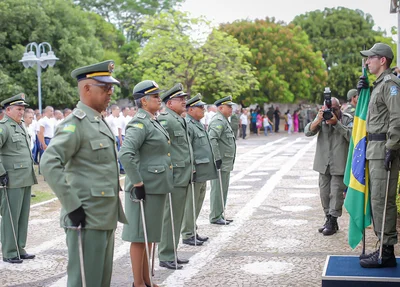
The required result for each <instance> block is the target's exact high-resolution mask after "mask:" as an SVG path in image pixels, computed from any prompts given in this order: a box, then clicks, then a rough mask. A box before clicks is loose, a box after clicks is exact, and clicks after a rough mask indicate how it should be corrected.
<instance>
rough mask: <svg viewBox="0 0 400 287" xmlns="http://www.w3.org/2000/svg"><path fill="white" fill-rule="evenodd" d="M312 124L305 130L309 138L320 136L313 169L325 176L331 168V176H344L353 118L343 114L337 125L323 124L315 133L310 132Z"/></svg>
mask: <svg viewBox="0 0 400 287" xmlns="http://www.w3.org/2000/svg"><path fill="white" fill-rule="evenodd" d="M311 124H312V122H311V123H308V124H307V125H306V127H305V129H304V133H305V135H306V136H307V137H311V136H314V135H316V134H318V139H317V150H316V152H315V158H314V166H313V169H314V170H315V171H317V172H319V173H322V174H325V173H326V171H327V168H328V166H329V173H330V174H331V175H344V170H345V168H346V162H347V154H348V151H349V142H350V138H351V132H352V126H353V117H351V116H350V115H348V114H342V117H341V119H340V120H338V122H337V124H336V125H334V126H332V125H328V124H326V123H325V122H322V123H321V124H320V125H319V126H318V128H317V129H316V130H315V131H313V132H312V131H310V127H311Z"/></svg>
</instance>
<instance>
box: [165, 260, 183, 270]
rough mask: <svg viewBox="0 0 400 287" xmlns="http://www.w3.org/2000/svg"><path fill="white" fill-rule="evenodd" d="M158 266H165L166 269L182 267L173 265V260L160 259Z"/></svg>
mask: <svg viewBox="0 0 400 287" xmlns="http://www.w3.org/2000/svg"><path fill="white" fill-rule="evenodd" d="M160 267H165V268H168V269H173V270H176V269H177V270H180V269H182V268H183V266H182V265H179V264H178V266H175V262H174V261H160Z"/></svg>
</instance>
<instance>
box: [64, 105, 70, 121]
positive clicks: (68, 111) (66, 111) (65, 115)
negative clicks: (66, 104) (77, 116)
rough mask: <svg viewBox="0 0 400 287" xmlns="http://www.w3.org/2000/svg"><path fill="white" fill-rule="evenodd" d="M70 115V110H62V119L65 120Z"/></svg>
mask: <svg viewBox="0 0 400 287" xmlns="http://www.w3.org/2000/svg"><path fill="white" fill-rule="evenodd" d="M70 113H72V110H71V109H68V108H65V109H64V110H63V115H64V119H65V118H66V117H68V115H69V114H70Z"/></svg>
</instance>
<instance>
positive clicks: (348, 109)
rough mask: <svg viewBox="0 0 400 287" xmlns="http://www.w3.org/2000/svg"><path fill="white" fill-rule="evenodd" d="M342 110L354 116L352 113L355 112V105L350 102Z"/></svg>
mask: <svg viewBox="0 0 400 287" xmlns="http://www.w3.org/2000/svg"><path fill="white" fill-rule="evenodd" d="M343 112H344V113H346V114H349V115H351V116H352V117H354V114H355V113H356V107H353V105H352V104H348V105H347V107H346V109H345V110H344V111H343Z"/></svg>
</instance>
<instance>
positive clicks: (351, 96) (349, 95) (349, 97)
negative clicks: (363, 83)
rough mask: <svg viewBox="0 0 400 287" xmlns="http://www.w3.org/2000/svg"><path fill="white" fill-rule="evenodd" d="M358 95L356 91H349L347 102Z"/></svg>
mask: <svg viewBox="0 0 400 287" xmlns="http://www.w3.org/2000/svg"><path fill="white" fill-rule="evenodd" d="M357 95H358V91H357V90H356V89H351V90H350V91H348V92H347V100H348V101H350V100H351V99H352V98H353V97H355V96H357Z"/></svg>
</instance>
